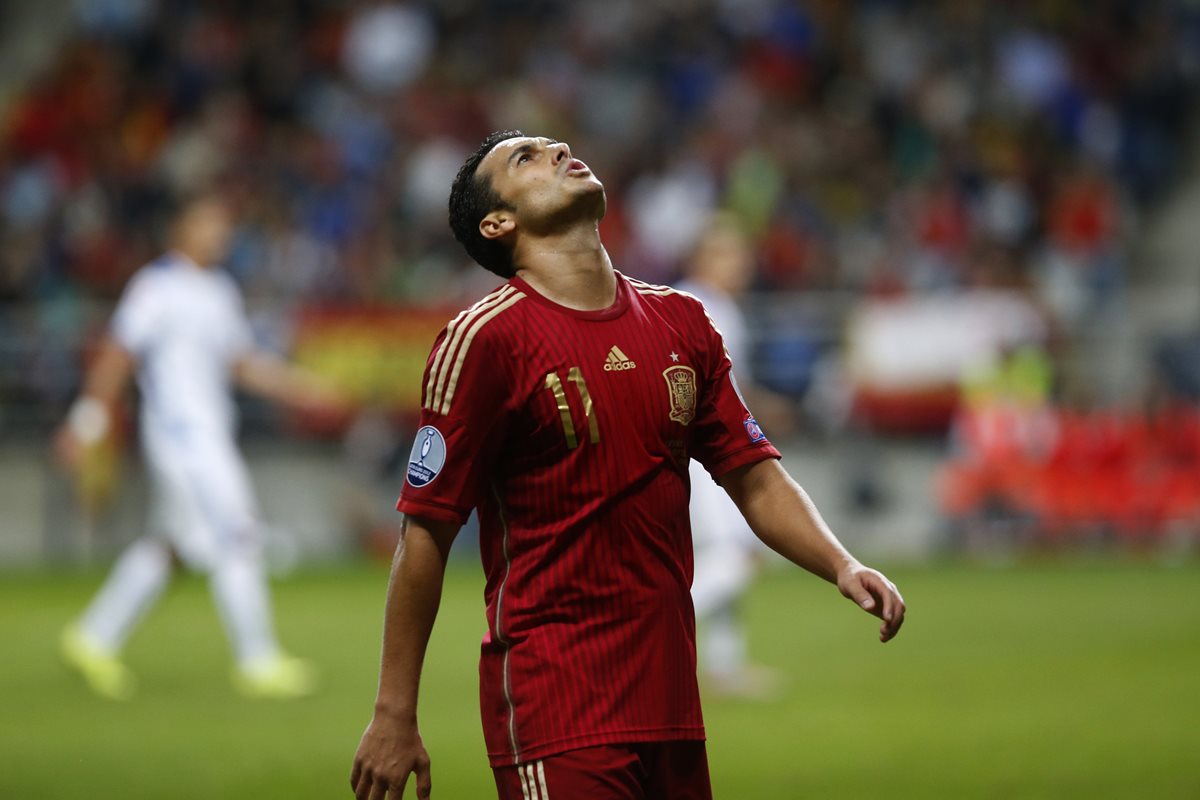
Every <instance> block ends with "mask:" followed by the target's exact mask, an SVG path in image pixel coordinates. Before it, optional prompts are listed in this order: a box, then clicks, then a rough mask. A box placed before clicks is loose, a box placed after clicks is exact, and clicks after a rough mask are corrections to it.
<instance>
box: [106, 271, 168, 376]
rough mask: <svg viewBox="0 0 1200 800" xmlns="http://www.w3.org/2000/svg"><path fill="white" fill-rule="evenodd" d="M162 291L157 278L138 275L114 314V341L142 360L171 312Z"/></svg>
mask: <svg viewBox="0 0 1200 800" xmlns="http://www.w3.org/2000/svg"><path fill="white" fill-rule="evenodd" d="M159 288H160V287H159V284H158V282H157V281H155V280H154V278H153V276H150V275H146V274H144V273H142V274H138V275H135V276H134V277H133V279H132V280H130V281H129V285H128V286H126V287H125V291H124V293H122V295H121V299H120V301H119V302H118V303H117V308H116V311H114V312H113V317H112V322H111V323H110V332H111V333H112V336H113V338H114V339H116V341H117V344H119V345H121V347H123V348H124V349H125V350H126V351H128V352H129V353H132V354H133V355H134V356H137V357H139V358H140V357H141V356H142V355H144V354H145V352H146V350H147V349H148V348H149V347H150V345H151V344H152V343H153V342H154V340H155V339H156V338H157V336H158V334H159V333H160V332H161V326H162V323H163V315H164V314H165V313H167V309H166V308H165V305H166V304H165V303H164V301H163V297H162V292H161V291H159Z"/></svg>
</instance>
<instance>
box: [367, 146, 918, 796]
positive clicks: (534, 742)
mask: <svg viewBox="0 0 1200 800" xmlns="http://www.w3.org/2000/svg"><path fill="white" fill-rule="evenodd" d="M604 209H605V196H604V187H603V185H602V184H601V183H600V181H599V180H597V179H596V177H595V176H594V175H593V174H592V173H591V171H590V170H589V169H588V167H587V165H586V164H584V163H583V162H582V161H580V160H578V159H576V158H574V157H572V155H571V151H570V148H568V147H567V145H566V144H565V143H562V142H556V141H554V140H552V139H546V138H538V137H528V136H525V135H524V134H521V133H520V132H517V131H506V132H501V133H495V134H492V135H491V136H490V137H488V139H487V140H486V141H484V143H483V144H482V145H481V146H480V148H479V150H477V151H476V152H475V154H474V155H472V156H471V157H470V158H469V159H467V161H466V163H465V164H464V165H463V167H462V169H461V170H460V171H459V174H458V176H457V177H456V179H455V181H454V185H453V188H452V190H451V194H450V224H451V227H452V228H453V230H454V233H455V236H456V237H457V238H458V240H459V241H460V242H461V243H462V244H463V246H464V247H465V248H466V250H467V252H468V253H469V254H470V255H471V256H472V257H473V258H474V259H475V260H476V261H478V262H479V263H480V264H481V265H482V266H484V267H486V268H487V269H489V270H491V271H492V272H495V273H497V274H498V275H500V276H502V277H504V278H507V279H508V282H507V283H506V284H504V285H503V286H502V287H500V288H499V289H497V290H496V291H494V292H492V293H491V294H490V295H488V296H487V297H485V298H483V299H482V300H480V301H479V302H478V303H476V304H475V305H473V306H471V307H470V308H468V309H466V310H465V311H463V312H462V313H460V314H459V315H458V316H457V317H455V318H454V320H453V321H451V322H450V324H449V325H448V326H447V327H446V329H445V330H444V331H443V332H442V334H441V335H440V336H439V337H438V339H437V341H436V342H435V343H434V346H433V352H432V353H431V354H430V357H429V362H428V366H427V368H426V371H425V376H424V387H423V411H422V418H421V427H420V429H419V430H418V432H417V437H416V442H415V443H414V445H413V450H412V454H411V455H410V457H409V464H408V472H407V478H406V481H405V485H404V489H403V492H402V494H401V497H400V501H399V503H398V508H399V510H400V511H402V512H403V513H404V523H403V533H402V537H401V543H400V546H399V548H398V549H397V552H396V558H395V561H394V563H393V567H392V579H391V582H390V585H389V588H388V599H387V608H386V615H385V625H384V635H383V658H382V666H381V669H380V680H379V693H378V696H377V698H376V703H375V714H374V717H373V719H372V720H371V723H370V725H369V726H368V727H367V730H366V732H365V733H364V734H363V738H362V741H361V743H360V744H359V747H358V752H357V754H356V756H355V759H354V767H353V770H352V773H351V776H350V782H351V785H352V786H353V787H354V791H355V794H356V795H357V796H358V797H359V798H362V799H363V800H366V798H372V800H383V798H384V797H386V796H391V797H393V798H397V797H400V796H402V795H403V792H404V786H405V784H406V782H407V781H408V778H409V776H410V775H415V777H416V786H417V796H418V797H428V796H429V793H430V786H431V783H430V766H429V755H428V754H427V752H426V751H425V747H424V745H423V744H422V742H421V736H420V733H419V731H418V726H417V716H416V708H417V685H418V682H419V678H420V672H421V664H422V659H423V657H424V653H425V647H426V644H427V642H428V639H429V634H430V630H431V629H432V627H433V622H434V617H435V616H436V613H437V607H438V602H439V597H440V592H441V588H442V580H443V575H444V570H445V566H446V558H447V554H448V553H449V551H450V545H451V542H452V541H453V540H454V537H455V535H456V533H457V532H458V530H459V528H460V527H461V525H462V524H463V522H464V521H465V520H466V519H467V516H468V514H469V513H470V512H471V510H472V509H477V510H478V513H479V520H480V550H481V552H482V558H483V566H484V571H485V573H486V576H487V586H486V589H485V599H486V603H487V621H488V632H487V634H486V636H485V637H484V640H483V646H482V656H481V659H480V666H479V674H480V706H481V710H482V715H483V730H484V739H485V741H486V744H487V750H488V758H489V760H490V762H491V765H492V768H493V772H494V774H495V779H496V787H497V792H498V795H499V797H500V798H502V800H529V799H530V798H534V799H535V800H550V799H551V798H556V799H557V800H564V799H565V798H572V799H575V800H578V799H579V798H588V799H589V800H632V799H633V798H658V799H662V798H667V799H668V800H684V799H685V798H686V799H688V800H691V799H692V798H709V797H711V789H710V788H709V777H708V765H707V761H706V758H705V751H704V726H703V723H702V720H701V714H700V699H699V693H698V691H697V687H696V647H695V620H694V615H693V612H692V603H691V598H690V595H689V586H690V584H691V580H692V543H691V533H690V530H689V523H688V492H689V486H688V463H689V459H692V458H694V459H696V460H698V461H700V462H701V463H702V464H703V465H704V466H705V468H707V470H708V471H709V473H711V474H712V475H713V477H714V478H716V479H717V480H718V481H720V483H721V484H722V486H724V488H725V490H726V491H727V492H728V493H729V494H730V496H731V497H732V498H733V500H734V502H735V503H736V504H737V506H738V508H739V509H740V510H741V512H742V513H743V514H744V515H745V517H746V519H747V521H748V522H749V524H750V526H751V528H752V529H753V530H754V532H755V533H756V534H757V535H758V536H759V537H760V538H761V539H762V540H763V541H764V542H765V543H766V544H767V545H769V546H770V547H771V548H773V549H774V550H775V551H777V552H778V553H780V554H782V555H783V556H785V557H787V558H788V559H790V560H792V561H793V562H795V563H796V564H799V565H800V566H802V567H804V568H805V569H808V570H809V571H811V572H813V573H815V574H817V575H819V576H821V577H823V578H825V579H826V580H828V581H830V582H833V583H836V584H837V587H838V588H839V589H840V590H841V592H842V593H843V594H844V595H845V596H846V597H848V598H850V599H851V600H853V601H854V602H855V603H857V604H859V605H860V606H861V607H862V608H864V609H865V610H867V611H868V612H870V613H872V614H874V615H876V616H878V617H880V618H882V624H881V626H880V630H879V636H880V639H881V640H882V641H885V642H886V641H887V640H889V639H891V638H892V637H893V636H895V634H896V632H897V631H898V630H899V629H900V626H901V624H902V623H903V621H904V610H905V609H904V601H903V599H902V598H901V597H900V594H899V592H898V591H897V590H896V587H895V586H894V585H893V584H892V583H891V582H890V581H889V580H888V579H887V578H886V577H884V576H883V575H882V574H880V573H878V572H876V571H875V570H872V569H868V568H866V567H864V566H863V565H862V564H860V563H859V562H858V561H857V560H855V559H854V558H853V557H852V556H851V555H850V554H849V553H848V552H847V551H846V550H845V548H843V547H842V546H841V544H840V543H839V542H838V541H837V539H836V538H835V537H834V536H833V534H832V533H831V532H830V531H829V529H828V527H827V526H826V525H825V523H824V522H823V521H822V519H821V517H820V515H819V514H818V512H817V510H816V508H815V507H814V506H813V504H812V501H811V500H809V498H808V496H807V495H806V494H805V492H804V490H803V489H801V488H800V487H799V486H798V485H797V484H796V483H795V482H794V481H792V479H791V478H790V477H789V476H788V475H787V473H786V472H785V471H784V470H783V469H782V467H780V465H779V462H778V458H779V453H778V451H777V450H776V449H775V448H774V447H773V446H772V445H771V443H770V442H769V441H768V440H767V438H766V436H765V435H764V434H763V432H762V430H761V428H759V426H758V424H757V422H755V420H754V417H753V416H751V414H750V412H749V411H748V410H747V409H746V407H745V405H744V404H743V402H742V400H741V398H740V396H739V395H738V392H737V388H736V386H735V385H734V383H733V380H732V379H731V377H730V362H729V358H728V357H727V355H726V353H725V348H724V345H723V342H722V339H721V334H720V333H719V332H718V331H717V330H716V329H715V328H714V327H713V325H712V323H711V321H710V320H709V318H708V316H707V315H706V314H705V311H704V307H703V306H702V305H701V304H700V302H699V301H697V300H696V299H694V298H693V297H691V296H690V295H687V294H685V293H681V292H677V291H675V290H672V289H669V288H666V287H662V286H652V285H650V284H646V283H642V282H641V281H637V280H633V279H632V278H628V277H626V276H624V275H622V274H620V273H619V272H617V271H616V270H614V269H613V266H612V262H611V261H610V260H609V257H608V254H607V252H605V250H604V246H603V245H602V243H601V241H600V235H599V221H600V218H601V217H602V216H603V214H604Z"/></svg>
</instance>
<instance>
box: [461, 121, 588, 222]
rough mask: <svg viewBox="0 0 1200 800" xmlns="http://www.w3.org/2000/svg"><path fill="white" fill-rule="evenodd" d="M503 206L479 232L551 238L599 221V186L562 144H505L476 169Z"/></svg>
mask: <svg viewBox="0 0 1200 800" xmlns="http://www.w3.org/2000/svg"><path fill="white" fill-rule="evenodd" d="M477 175H478V177H479V178H482V179H484V180H488V181H490V183H491V187H492V190H493V191H494V192H495V193H496V194H497V195H498V196H499V197H500V199H501V200H502V201H503V204H504V206H506V207H501V208H497V209H495V210H493V211H492V212H491V213H489V214H488V215H487V216H485V217H484V218H483V220H482V221H481V222H480V223H479V232H480V233H481V234H482V235H483V236H484V237H485V238H488V239H498V238H502V237H505V236H508V235H509V234H511V233H513V232H514V231H517V232H519V231H528V232H531V233H540V234H547V233H554V232H556V231H558V230H561V229H563V228H565V227H567V226H569V225H571V224H572V223H574V222H577V221H579V220H588V221H592V222H594V221H596V220H599V219H600V218H601V217H603V216H604V209H605V196H604V185H603V184H602V183H600V180H599V179H598V178H596V176H595V175H593V174H592V171H591V170H590V169H589V168H588V166H587V164H585V163H583V162H582V161H580V160H579V159H578V158H575V157H574V156H572V155H571V148H570V147H569V146H568V145H567V143H566V142H556V141H555V140H553V139H547V138H545V137H540V136H539V137H532V136H521V137H516V138H512V139H505V140H504V141H502V142H500V143H499V144H497V145H496V146H495V147H493V148H492V150H491V152H489V153H488V154H487V156H485V157H484V159H483V161H482V162H481V163H480V164H479V170H478V172H477Z"/></svg>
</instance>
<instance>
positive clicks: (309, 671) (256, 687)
mask: <svg viewBox="0 0 1200 800" xmlns="http://www.w3.org/2000/svg"><path fill="white" fill-rule="evenodd" d="M233 685H234V688H236V689H237V690H238V691H239V692H241V693H242V694H243V695H245V696H246V697H253V698H262V699H267V700H292V699H295V698H299V697H308V696H309V695H310V694H312V693H313V692H315V691H316V690H317V673H316V670H315V669H314V668H313V665H312V664H311V663H310V662H308V661H306V660H304V659H302V658H296V657H294V656H287V655H280V656H276V657H275V658H270V659H265V660H263V661H260V662H256V663H253V664H247V665H244V666H238V667H236V668H235V669H234V671H233Z"/></svg>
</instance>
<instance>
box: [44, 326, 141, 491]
mask: <svg viewBox="0 0 1200 800" xmlns="http://www.w3.org/2000/svg"><path fill="white" fill-rule="evenodd" d="M136 369H137V362H136V360H135V359H134V357H133V355H132V354H131V353H130V352H129V351H128V350H126V349H125V348H123V347H121V345H119V344H118V343H117V342H116V341H115V340H114V339H112V338H111V337H107V338H105V339H104V341H103V343H102V344H101V345H100V351H99V353H97V354H96V359H95V361H94V362H93V363H92V366H91V368H90V369H89V370H88V373H87V377H86V378H85V379H84V385H83V392H82V393H81V394H80V395H79V399H78V400H76V401H75V404H74V405H73V406H72V407H71V411H70V413H69V414H68V415H67V418H66V420H64V422H63V424H62V425H61V426H60V427H59V429H58V432H57V433H56V434H55V436H54V451H55V454H56V455H57V457H58V459H59V461H60V462H61V463H62V464H63V465H65V466H66V467H68V468H72V469H73V468H74V467H75V466H76V465H77V464H78V463H79V459H80V456H81V455H82V453H83V450H84V449H85V448H86V447H88V446H89V445H92V444H95V443H96V442H98V441H100V440H101V439H103V438H104V437H105V436H106V435H107V434H108V431H109V429H110V428H111V423H112V414H113V409H114V408H116V405H117V403H118V402H119V401H120V399H121V395H122V394H123V393H124V392H125V388H126V387H127V386H128V385H129V382H130V380H131V379H132V378H133V373H134V371H135V370H136Z"/></svg>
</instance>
